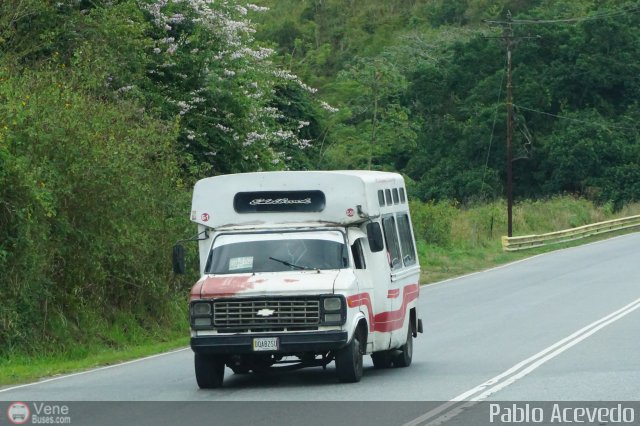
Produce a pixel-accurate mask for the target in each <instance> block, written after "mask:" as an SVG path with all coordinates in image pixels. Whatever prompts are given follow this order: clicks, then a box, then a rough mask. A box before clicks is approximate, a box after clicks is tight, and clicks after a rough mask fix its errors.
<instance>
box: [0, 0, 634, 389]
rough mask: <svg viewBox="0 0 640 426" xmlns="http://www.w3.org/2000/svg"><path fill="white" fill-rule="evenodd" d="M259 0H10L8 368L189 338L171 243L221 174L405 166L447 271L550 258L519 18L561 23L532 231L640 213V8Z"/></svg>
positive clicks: (0, 69)
mask: <svg viewBox="0 0 640 426" xmlns="http://www.w3.org/2000/svg"><path fill="white" fill-rule="evenodd" d="M255 3H256V4H245V3H244V2H242V3H241V2H240V1H238V0H228V1H224V2H223V1H213V2H197V1H193V2H190V1H178V0H162V1H159V0H60V1H41V0H3V1H1V2H0V300H1V301H2V302H1V303H0V384H6V383H13V382H19V381H24V380H31V379H33V378H35V377H40V376H43V375H50V374H57V373H61V372H64V371H72V370H76V369H83V368H88V367H91V366H94V365H98V364H101V363H111V362H116V361H119V360H123V359H128V358H131V357H134V356H140V355H143V354H147V353H152V352H153V351H156V350H160V349H162V350H164V349H167V348H171V347H179V346H180V345H184V344H186V338H185V337H184V336H186V335H187V333H188V327H187V315H186V300H187V294H188V290H189V288H190V286H191V284H192V283H193V282H194V281H195V279H196V276H195V275H196V266H195V261H196V255H195V246H193V247H191V249H192V250H193V251H192V252H191V253H190V255H189V256H188V257H189V258H190V259H191V261H192V262H193V263H192V264H191V265H190V270H191V271H192V273H191V274H190V275H189V274H188V275H186V276H183V277H176V276H174V275H173V274H172V273H171V265H170V255H171V246H172V244H173V243H174V242H175V241H177V240H180V239H184V238H187V237H189V236H191V235H193V233H194V232H195V231H194V227H193V226H191V224H190V222H189V210H190V199H191V193H190V191H191V188H192V186H193V183H194V182H195V181H196V180H198V179H200V178H202V177H205V176H211V175H217V174H223V173H237V172H246V171H259V170H260V171H262V170H283V169H291V170H310V169H373V170H385V171H397V172H400V173H402V174H403V175H404V176H405V179H406V181H407V185H408V186H407V189H408V193H409V195H410V198H411V199H412V200H413V204H412V214H413V220H414V227H415V230H416V234H417V239H418V249H419V253H420V258H421V262H422V265H423V268H424V271H425V272H424V274H423V282H425V283H426V282H434V281H438V280H441V279H445V278H448V277H452V276H456V275H459V274H463V273H466V272H470V271H474V270H480V269H484V268H487V267H491V266H494V265H496V264H501V263H504V262H509V261H511V260H514V259H519V258H521V257H523V256H527V255H529V254H530V253H537V252H539V251H540V249H538V250H536V251H532V252H526V253H524V254H521V253H504V252H502V250H501V246H500V237H501V236H502V235H503V234H504V229H505V228H506V225H505V222H506V217H505V210H506V208H505V206H504V201H503V198H504V188H505V173H504V162H505V161H504V158H505V148H504V145H505V144H504V140H505V124H504V123H505V119H506V109H505V106H504V105H505V98H504V84H505V75H506V73H505V50H504V44H503V43H502V40H500V39H499V38H500V36H501V34H502V28H503V27H502V25H503V24H500V23H499V24H496V25H488V24H487V23H486V20H494V21H500V22H504V20H505V19H506V17H507V12H508V11H510V12H511V14H512V17H513V19H514V20H522V21H540V23H539V24H538V23H537V24H535V25H528V24H520V25H517V26H515V27H514V36H516V37H524V36H526V37H528V36H533V38H530V39H523V40H522V41H521V42H519V43H518V44H517V46H516V48H515V50H514V52H513V86H514V103H515V105H516V110H515V122H514V126H515V127H514V128H515V137H514V147H515V151H516V152H515V155H516V158H517V161H516V162H515V163H514V176H515V196H516V206H515V210H514V230H515V234H516V235H522V234H528V233H542V232H548V231H555V230H560V229H566V228H569V227H574V226H580V225H584V224H587V223H592V222H597V221H600V220H605V219H609V218H612V217H620V216H625V215H630V214H637V213H638V212H639V211H640V207H639V205H638V201H639V200H640V132H639V130H640V129H639V127H638V123H640V107H639V104H638V99H639V98H640V79H639V77H638V75H639V74H638V69H637V60H636V59H637V58H638V57H640V50H639V49H640V31H639V28H638V27H639V26H640V6H638V3H637V2H635V1H626V0H602V1H598V2H593V1H591V0H571V1H569V0H537V1H531V2H524V1H521V0H402V1H393V2H389V1H387V0H367V1H364V0H349V1H346V0H304V1H301V0H259V1H256V2H255ZM543 22H544V23H543ZM567 194H568V195H567ZM576 244H578V243H576ZM544 250H549V249H544ZM181 336H183V337H181Z"/></svg>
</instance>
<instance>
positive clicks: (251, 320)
mask: <svg viewBox="0 0 640 426" xmlns="http://www.w3.org/2000/svg"><path fill="white" fill-rule="evenodd" d="M269 311H273V314H271V315H264V314H266V313H269ZM258 312H261V313H262V314H263V315H258ZM319 323H320V301H319V300H318V299H269V300H267V299H251V300H237V299H236V300H218V301H216V302H215V303H214V305H213V324H214V326H215V327H219V328H239V329H271V328H274V327H284V328H297V327H308V326H312V325H318V324H319Z"/></svg>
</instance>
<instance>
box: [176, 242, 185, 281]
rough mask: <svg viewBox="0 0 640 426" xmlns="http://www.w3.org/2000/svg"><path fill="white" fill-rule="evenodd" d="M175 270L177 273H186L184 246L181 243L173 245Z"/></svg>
mask: <svg viewBox="0 0 640 426" xmlns="http://www.w3.org/2000/svg"><path fill="white" fill-rule="evenodd" d="M173 272H174V273H176V274H184V272H185V261H184V247H183V246H181V245H180V244H176V245H175V246H173Z"/></svg>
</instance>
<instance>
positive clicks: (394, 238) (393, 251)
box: [382, 216, 402, 269]
mask: <svg viewBox="0 0 640 426" xmlns="http://www.w3.org/2000/svg"><path fill="white" fill-rule="evenodd" d="M382 229H383V231H384V240H385V243H386V244H387V251H388V253H389V256H390V259H389V260H390V262H391V269H397V268H400V267H402V261H401V259H400V246H399V245H398V233H397V231H396V221H395V219H394V217H393V216H387V217H384V218H382Z"/></svg>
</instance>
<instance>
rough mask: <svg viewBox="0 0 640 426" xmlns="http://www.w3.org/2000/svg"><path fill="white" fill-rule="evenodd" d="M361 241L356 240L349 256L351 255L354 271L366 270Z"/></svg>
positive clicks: (360, 239)
mask: <svg viewBox="0 0 640 426" xmlns="http://www.w3.org/2000/svg"><path fill="white" fill-rule="evenodd" d="M363 239H364V238H358V239H357V240H356V241H355V242H354V243H353V245H352V246H351V254H352V255H353V263H354V266H355V268H356V269H367V264H366V262H365V258H364V251H363V246H362V240H363Z"/></svg>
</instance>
